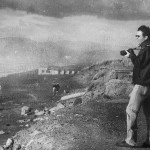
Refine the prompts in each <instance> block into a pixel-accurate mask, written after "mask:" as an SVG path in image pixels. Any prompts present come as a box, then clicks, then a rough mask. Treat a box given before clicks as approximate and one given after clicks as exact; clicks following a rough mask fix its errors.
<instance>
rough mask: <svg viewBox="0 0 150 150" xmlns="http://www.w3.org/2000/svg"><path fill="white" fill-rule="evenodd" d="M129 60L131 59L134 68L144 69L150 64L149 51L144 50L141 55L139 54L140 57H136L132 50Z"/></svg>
mask: <svg viewBox="0 0 150 150" xmlns="http://www.w3.org/2000/svg"><path fill="white" fill-rule="evenodd" d="M129 58H131V61H132V63H133V64H134V66H138V67H140V68H141V69H142V68H144V67H145V66H146V65H147V64H148V63H149V62H150V52H149V51H148V50H147V49H144V50H142V52H141V53H139V55H137V56H136V55H135V53H134V51H133V50H132V51H131V52H130V55H129Z"/></svg>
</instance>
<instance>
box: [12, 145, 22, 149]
mask: <svg viewBox="0 0 150 150" xmlns="http://www.w3.org/2000/svg"><path fill="white" fill-rule="evenodd" d="M20 149H21V145H20V144H18V145H15V146H14V147H13V150H20Z"/></svg>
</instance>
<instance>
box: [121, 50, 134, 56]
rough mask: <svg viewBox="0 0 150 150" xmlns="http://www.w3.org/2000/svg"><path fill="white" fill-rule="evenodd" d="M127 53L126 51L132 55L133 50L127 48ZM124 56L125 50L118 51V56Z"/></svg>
mask: <svg viewBox="0 0 150 150" xmlns="http://www.w3.org/2000/svg"><path fill="white" fill-rule="evenodd" d="M127 51H128V52H129V53H132V51H133V49H131V48H129V49H128V50H127ZM126 54H127V52H126V50H121V51H120V55H121V56H125V55H126Z"/></svg>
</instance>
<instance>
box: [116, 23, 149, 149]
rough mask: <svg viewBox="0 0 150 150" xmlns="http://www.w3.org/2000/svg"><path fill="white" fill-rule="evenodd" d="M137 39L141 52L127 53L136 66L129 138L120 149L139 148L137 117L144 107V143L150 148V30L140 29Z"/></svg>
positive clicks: (129, 110) (130, 102)
mask: <svg viewBox="0 0 150 150" xmlns="http://www.w3.org/2000/svg"><path fill="white" fill-rule="evenodd" d="M136 39H137V40H138V42H139V47H140V51H139V53H138V55H135V53H134V51H133V49H129V50H128V51H126V53H127V54H126V55H125V56H126V57H129V58H130V59H131V61H132V63H133V65H134V67H133V78H132V80H133V84H134V87H133V90H132V92H131V94H130V100H129V103H128V106H127V108H126V113H127V137H126V139H125V140H124V141H122V142H119V143H117V144H116V145H117V146H120V147H138V146H137V115H138V112H139V110H140V107H141V106H142V107H143V112H144V115H145V116H146V121H147V137H146V141H145V142H144V143H143V146H144V147H149V145H150V143H149V111H150V107H149V103H150V28H149V27H147V26H145V25H142V26H140V27H139V28H138V30H137V34H136Z"/></svg>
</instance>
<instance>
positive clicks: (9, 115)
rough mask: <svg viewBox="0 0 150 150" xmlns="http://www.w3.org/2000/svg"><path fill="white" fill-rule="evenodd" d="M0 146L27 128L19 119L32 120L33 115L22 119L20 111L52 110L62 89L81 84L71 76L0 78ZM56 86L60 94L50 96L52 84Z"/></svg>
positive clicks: (75, 87)
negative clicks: (27, 108) (1, 132)
mask: <svg viewBox="0 0 150 150" xmlns="http://www.w3.org/2000/svg"><path fill="white" fill-rule="evenodd" d="M0 82H1V86H2V90H1V93H0V131H3V132H5V133H4V134H1V135H0V145H2V144H4V143H5V142H6V140H7V138H9V137H11V136H12V135H14V134H15V133H16V132H17V131H19V130H21V129H25V128H27V127H26V125H27V124H28V123H27V122H24V123H22V124H20V123H19V122H18V121H19V120H27V119H31V120H32V119H34V115H32V114H31V115H30V116H28V117H23V116H21V108H22V107H23V106H28V107H30V108H31V109H32V112H33V111H35V110H36V109H37V110H39V111H40V110H43V109H44V108H45V107H48V108H52V107H53V106H54V105H55V103H56V102H57V101H58V100H59V99H60V97H61V96H62V95H63V90H66V87H67V90H69V91H71V90H72V91H73V90H74V89H78V88H79V89H80V88H82V87H83V85H80V84H78V83H76V81H73V80H72V76H71V75H64V76H61V75H60V76H59V75H58V76H54V75H53V76H37V75H36V74H29V75H28V74H27V75H26V74H21V75H19V74H16V75H10V76H8V77H4V78H1V79H0ZM53 83H59V84H60V87H61V88H60V91H59V93H58V95H57V96H53V94H52V84H53Z"/></svg>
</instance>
